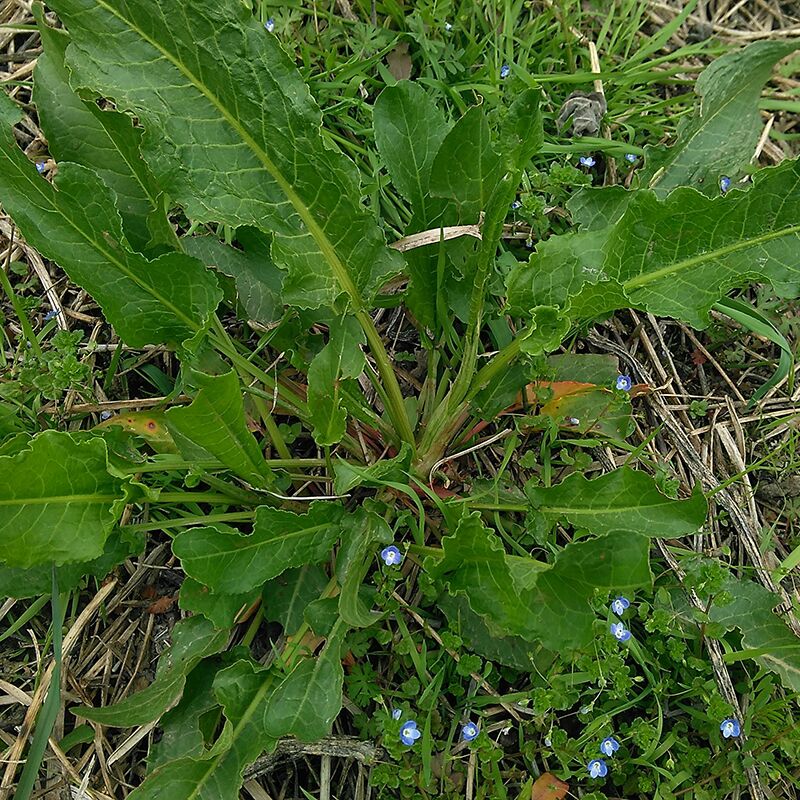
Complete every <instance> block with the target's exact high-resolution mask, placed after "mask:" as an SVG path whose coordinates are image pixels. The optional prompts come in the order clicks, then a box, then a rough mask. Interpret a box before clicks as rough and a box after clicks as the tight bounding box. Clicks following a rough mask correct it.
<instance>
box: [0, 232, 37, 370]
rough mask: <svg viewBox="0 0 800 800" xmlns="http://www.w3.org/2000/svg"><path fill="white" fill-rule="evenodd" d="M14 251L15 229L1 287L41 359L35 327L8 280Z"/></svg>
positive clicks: (0, 270) (0, 276) (1, 269)
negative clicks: (8, 270) (7, 272)
mask: <svg viewBox="0 0 800 800" xmlns="http://www.w3.org/2000/svg"><path fill="white" fill-rule="evenodd" d="M13 249H14V229H13V228H12V229H11V239H10V241H9V243H8V256H7V257H6V263H5V265H4V266H2V267H0V285H2V287H3V291H4V292H5V293H6V296H7V297H8V299H9V300H10V301H11V305H12V306H13V308H14V313H15V314H16V315H17V319H18V320H19V324H20V326H21V327H22V333H23V334H24V336H25V339H26V340H27V341H28V342H29V343H30V346H31V352H32V353H33V355H35V356H36V357H37V358H41V356H42V348H41V347H40V346H39V340H38V339H37V338H36V334H35V333H34V330H33V325H31V321H30V320H29V319H28V315H27V314H26V313H25V309H24V308H23V306H22V303H21V302H20V300H19V298H18V297H17V293H16V292H15V291H14V287H13V286H12V285H11V281H10V280H9V279H8V275H7V274H6V270H7V269H8V266H9V264H11V251H12V250H13Z"/></svg>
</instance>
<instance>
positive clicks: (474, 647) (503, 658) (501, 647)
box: [436, 592, 553, 672]
mask: <svg viewBox="0 0 800 800" xmlns="http://www.w3.org/2000/svg"><path fill="white" fill-rule="evenodd" d="M436 604H437V606H438V607H439V608H440V609H441V610H442V611H443V612H444V613H445V616H446V617H447V621H448V624H449V627H450V630H452V631H453V632H454V633H456V634H457V635H458V636H460V637H461V638H462V639H463V641H464V644H465V645H466V646H467V647H468V648H469V649H470V650H471V651H472V652H473V653H477V654H478V655H480V656H483V658H487V659H489V660H490V661H494V662H495V663H497V664H503V665H504V666H507V667H513V668H514V669H518V670H520V671H521V672H533V671H534V670H539V671H544V670H546V669H547V667H548V666H549V664H550V663H551V662H552V660H553V655H552V654H551V653H549V652H548V651H547V650H544V649H543V648H542V647H541V646H539V645H534V644H531V643H530V642H527V641H525V639H523V638H522V637H521V636H503V635H502V634H500V633H498V632H497V631H496V630H492V629H491V628H490V627H489V624H487V622H486V620H484V619H483V618H482V617H479V616H478V615H477V614H476V613H475V612H474V611H473V610H472V609H471V608H470V607H469V602H468V601H467V598H466V597H464V596H462V595H451V594H447V593H446V592H443V593H442V594H441V596H440V597H439V598H437V601H436Z"/></svg>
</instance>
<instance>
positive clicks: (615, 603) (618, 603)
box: [611, 595, 631, 617]
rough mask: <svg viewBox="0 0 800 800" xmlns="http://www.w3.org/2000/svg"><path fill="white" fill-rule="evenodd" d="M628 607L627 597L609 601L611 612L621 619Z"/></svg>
mask: <svg viewBox="0 0 800 800" xmlns="http://www.w3.org/2000/svg"><path fill="white" fill-rule="evenodd" d="M630 607H631V601H630V600H628V598H627V597H622V595H620V596H619V597H617V598H616V599H615V600H612V601H611V610H612V611H613V612H614V613H615V614H616V615H617V616H618V617H621V616H622V615H623V614H624V613H625V609H626V608H630Z"/></svg>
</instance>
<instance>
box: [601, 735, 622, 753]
mask: <svg viewBox="0 0 800 800" xmlns="http://www.w3.org/2000/svg"><path fill="white" fill-rule="evenodd" d="M617 750H619V742H618V741H617V740H616V739H615V738H614V737H613V736H606V738H605V739H603V741H602V742H600V752H601V753H603V755H606V756H608V757H609V758H611V757H612V756H613V755H614V753H616V752H617Z"/></svg>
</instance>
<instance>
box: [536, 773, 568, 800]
mask: <svg viewBox="0 0 800 800" xmlns="http://www.w3.org/2000/svg"><path fill="white" fill-rule="evenodd" d="M567 791H569V784H567V783H564V781H560V780H559V779H558V778H556V776H555V775H551V774H550V773H549V772H544V773H542V774H541V775H540V776H539V777H538V778H537V779H536V783H534V784H533V788H532V789H531V800H562V798H563V797H564V795H565V794H566V793H567Z"/></svg>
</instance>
